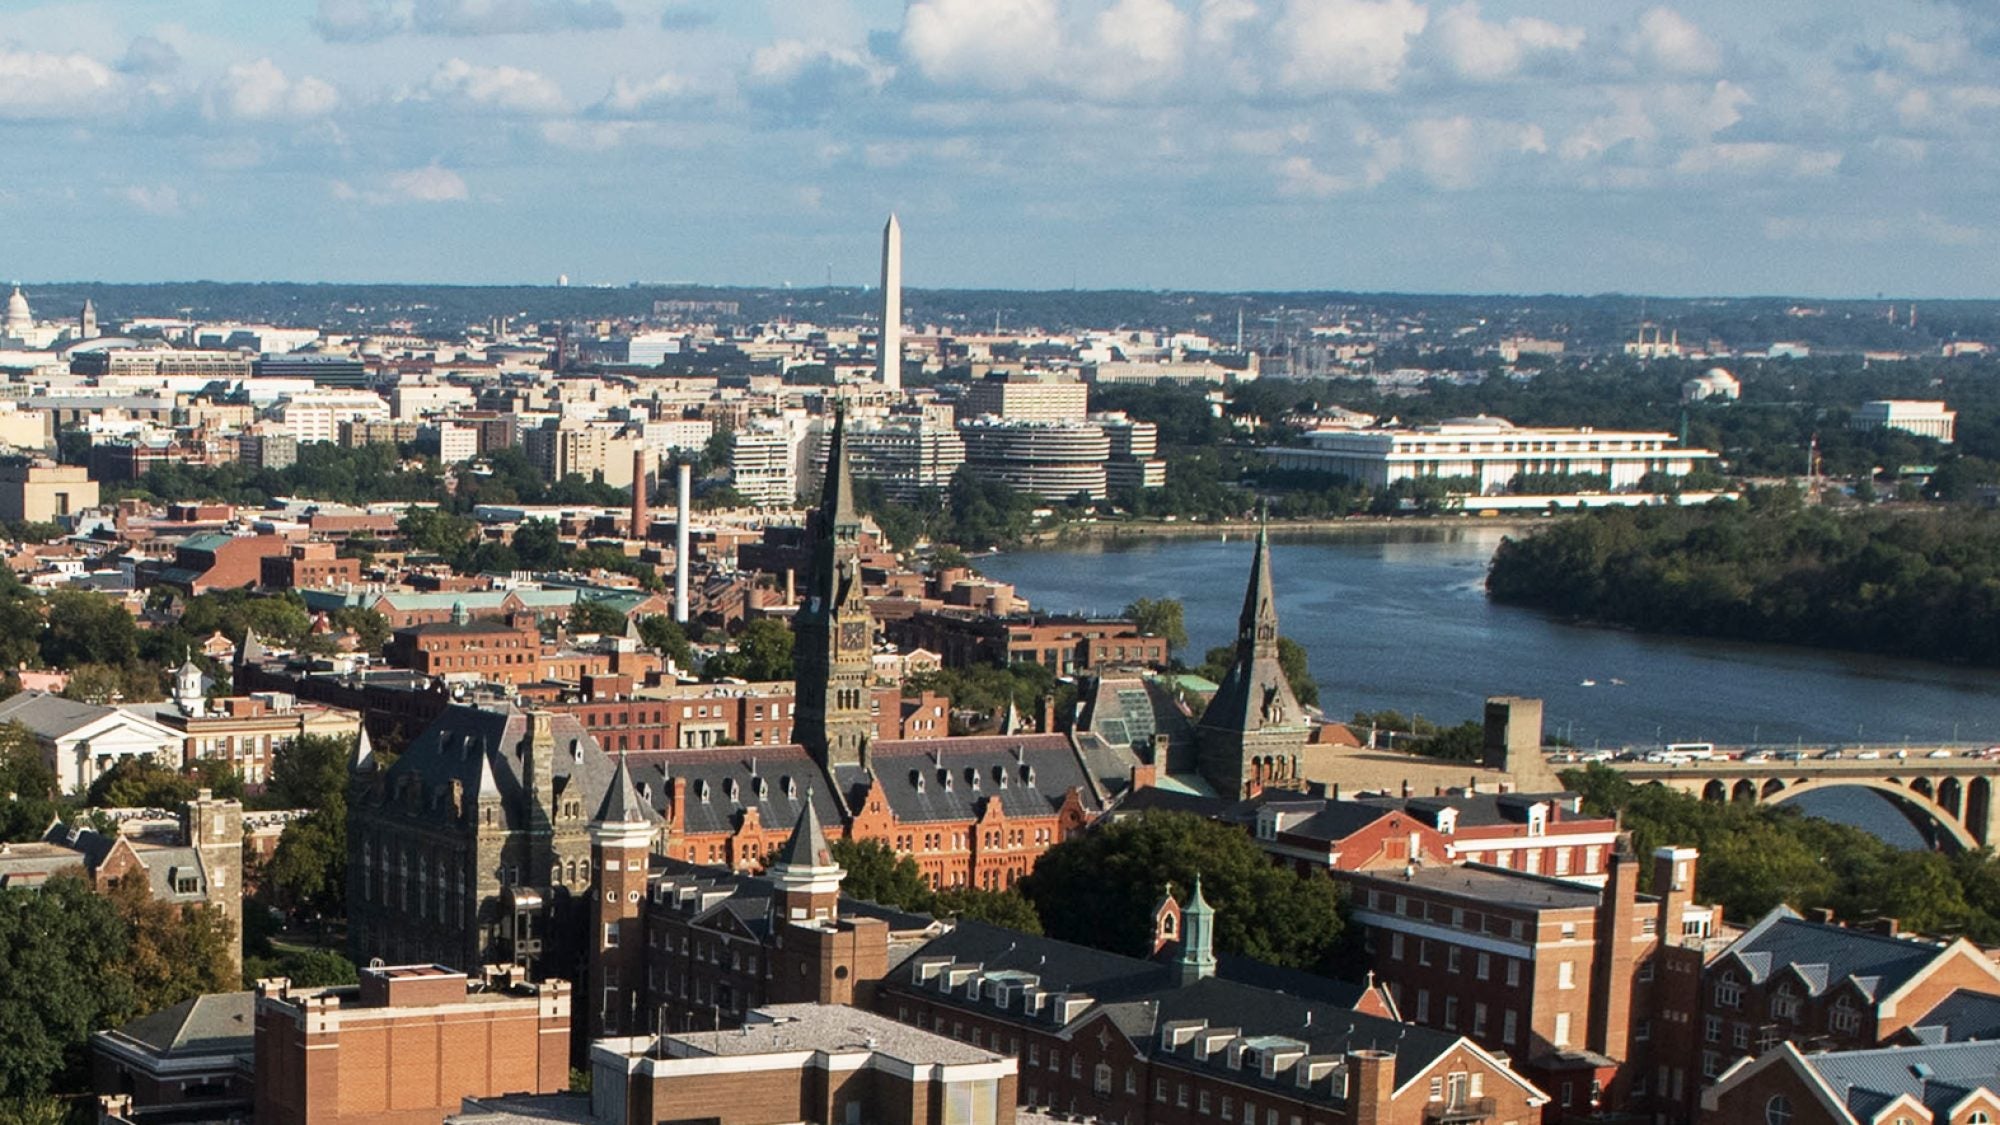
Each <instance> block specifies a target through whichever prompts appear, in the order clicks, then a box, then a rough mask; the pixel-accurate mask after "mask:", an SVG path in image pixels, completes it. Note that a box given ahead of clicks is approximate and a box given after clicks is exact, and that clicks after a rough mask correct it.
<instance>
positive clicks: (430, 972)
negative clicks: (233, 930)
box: [255, 965, 570, 1125]
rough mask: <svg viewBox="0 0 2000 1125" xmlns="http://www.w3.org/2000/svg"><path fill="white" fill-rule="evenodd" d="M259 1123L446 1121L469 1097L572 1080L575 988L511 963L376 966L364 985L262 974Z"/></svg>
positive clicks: (424, 1124)
mask: <svg viewBox="0 0 2000 1125" xmlns="http://www.w3.org/2000/svg"><path fill="white" fill-rule="evenodd" d="M255 1034H256V1048H255V1049H256V1071H257V1077H256V1094H255V1120H256V1121H257V1122H258V1125H335V1123H337V1122H342V1121H349V1122H367V1123H368V1125H436V1123H437V1122H439V1121H441V1120H442V1119H443V1118H444V1116H445V1115H446V1114H448V1113H453V1112H456V1111H457V1110H458V1108H459V1106H460V1105H461V1103H462V1102H463V1100H464V1099H465V1098H468V1097H489V1096H492V1095H496V1094H509V1093H525V1094H546V1093H554V1092H556V1091H559V1090H565V1089H567V1088H568V1087H569V1058H570V1054H569V1052H570V989H569V985H568V984H567V983H565V982H563V981H559V980H555V981H543V982H541V983H539V984H528V983H523V982H520V981H519V980H517V979H516V978H515V977H514V976H513V975H512V974H511V972H510V971H509V970H507V969H504V968H499V969H496V970H495V971H493V972H491V973H489V974H488V975H487V976H485V977H483V978H470V979H469V978H468V977H467V976H466V975H465V974H464V973H461V972H456V971H453V970H451V969H446V968H443V967H440V966H437V965H403V966H384V967H376V966H371V967H368V968H364V969H362V970H361V983H360V984H359V985H358V986H352V987H344V988H320V989H295V988H293V987H291V984H290V982H288V981H286V980H283V979H278V980H267V981H259V982H258V984H257V1007H256V1031H255Z"/></svg>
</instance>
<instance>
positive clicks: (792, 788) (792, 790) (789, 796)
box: [779, 774, 799, 801]
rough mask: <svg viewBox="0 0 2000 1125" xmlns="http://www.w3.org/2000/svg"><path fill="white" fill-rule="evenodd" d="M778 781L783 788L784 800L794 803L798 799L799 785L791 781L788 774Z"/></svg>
mask: <svg viewBox="0 0 2000 1125" xmlns="http://www.w3.org/2000/svg"><path fill="white" fill-rule="evenodd" d="M779 781H780V783H781V784H783V785H784V787H785V799H786V800H791V801H796V800H798V799H799V783H798V782H796V781H793V780H792V777H791V775H790V774H786V775H785V776H784V777H782V778H780V779H779Z"/></svg>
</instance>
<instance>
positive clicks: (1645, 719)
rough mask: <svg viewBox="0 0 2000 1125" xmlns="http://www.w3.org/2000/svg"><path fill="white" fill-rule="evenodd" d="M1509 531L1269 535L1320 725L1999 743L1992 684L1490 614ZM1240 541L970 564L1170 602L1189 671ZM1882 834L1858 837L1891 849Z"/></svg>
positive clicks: (1945, 672)
mask: <svg viewBox="0 0 2000 1125" xmlns="http://www.w3.org/2000/svg"><path fill="white" fill-rule="evenodd" d="M1506 533H1507V531H1506V529H1505V528H1502V527H1497V526H1492V525H1480V524H1475V523H1468V524H1465V525H1463V526H1452V525H1445V526H1440V525H1437V524H1430V525H1426V526H1422V527H1387V528H1384V527H1368V528H1352V529H1342V530H1337V531H1330V532H1299V533H1286V532H1281V531H1273V532H1272V536H1271V538H1272V552H1271V566H1272V576H1273V581H1274V582H1275V584H1276V587H1277V592H1278V620H1279V626H1280V628H1281V629H1282V630H1283V632H1284V634H1285V635H1286V636H1288V637H1292V638H1294V639H1296V640H1298V641H1299V642H1301V643H1302V644H1304V645H1305V646H1306V648H1307V650H1308V651H1309V652H1310V653H1311V658H1312V672H1313V677H1314V678H1315V679H1316V680H1318V681H1319V685H1320V702H1321V705H1322V706H1323V707H1324V708H1325V709H1326V711H1327V714H1328V715H1329V716H1332V717H1335V718H1340V719H1345V718H1347V717H1348V716H1349V715H1351V714H1352V713H1353V712H1355V711H1358V710H1367V711H1375V710H1383V709H1394V710H1397V711H1401V712H1403V713H1404V714H1410V713H1412V712H1414V713H1416V714H1420V715H1422V716H1423V717H1424V718H1427V719H1431V720H1433V721H1435V722H1438V723H1440V724H1443V725H1449V724H1453V723H1457V722H1460V721H1463V720H1466V719H1476V718H1478V717H1479V715H1480V711H1481V704H1482V701H1483V700H1484V699H1485V697H1486V696H1488V695H1500V694H1514V695H1531V696H1538V697H1540V698H1542V699H1543V700H1545V701H1546V715H1547V724H1548V726H1547V729H1548V733H1549V734H1551V735H1555V736H1561V737H1566V738H1568V739H1570V740H1571V741H1572V742H1574V743H1575V744H1576V745H1578V746H1581V747H1591V746H1604V747H1615V746H1624V745H1648V744H1657V743H1660V742H1715V743H1723V744H1745V743H1751V742H1758V743H1764V744H1771V745H1786V744H1803V745H1805V746H1813V745H1821V746H1824V745H1829V744H1839V743H1849V744H1852V743H1855V742H1866V743H1869V744H1874V745H1884V746H1892V745H1897V744H1900V743H1902V742H1904V741H1905V740H1907V741H1909V742H1910V743H1911V744H1923V743H1938V742H1949V741H1954V740H1956V741H1961V742H1967V743H1972V742H1977V743H1981V744H1985V743H2000V671H1994V670H1987V669H1972V668H1960V667H1954V666H1950V665H1941V664H1928V663H1923V662H1920V661H1912V660H1899V659H1893V658H1889V657H1880V656H1868V655H1860V654H1852V653H1841V652H1827V651H1820V650H1814V649H1802V648H1789V647H1782V646H1776V645H1752V644H1740V643H1735V642H1729V641H1713V640H1702V639H1697V638H1690V637H1672V636H1656V635H1645V634H1638V633H1631V632H1626V631H1624V630H1619V629H1609V628H1597V627H1590V626H1579V625H1571V624H1567V623H1564V622H1561V621H1557V620H1554V619H1552V618H1550V617H1547V616H1544V615H1543V614H1541V613H1539V612H1536V611H1534V610H1529V609H1521V608H1516V607H1513V606H1505V605H1498V604H1495V603H1493V602H1491V601H1488V600H1487V597H1486V592H1485V586H1484V582H1485V576H1486V564H1487V560H1488V559H1490V558H1491V557H1492V555H1493V550H1494V548H1496V547H1497V546H1499V543H1500V540H1501V538H1502V537H1503V536H1504V535H1505V534H1506ZM1252 543H1253V541H1252V538H1251V537H1250V536H1249V535H1245V534H1231V535H1230V536H1229V537H1228V539H1227V541H1223V540H1222V539H1221V538H1220V537H1219V535H1209V536H1201V537H1196V536H1191V535H1177V536H1160V537H1154V538H1142V539H1117V540H1085V541H1081V542H1074V543H1064V544H1060V545H1055V546H1050V547H1044V548H1036V549H1028V550H1022V551H1018V552H1009V553H1005V554H999V555H993V556H989V557H986V558H982V559H980V560H979V561H978V566H979V568H980V570H982V571H983V572H985V573H986V574H987V575H989V576H990V577H993V578H995V579H998V580H1000V581H1003V582H1011V583H1013V584H1014V585H1015V586H1016V588H1017V589H1018V590H1019V592H1020V593H1021V595H1022V596H1024V597H1026V598H1028V599H1029V600H1030V601H1032V602H1033V603H1034V605H1035V607H1036V608H1037V609H1042V610H1046V611H1049V612H1057V613H1060V612H1069V611H1079V610H1080V611H1084V612H1090V613H1106V614H1109V613H1116V612H1118V611H1119V610H1120V609H1122V608H1123V607H1124V606H1125V605H1127V604H1128V603H1130V602H1131V601H1133V600H1135V599H1137V598H1141V597H1155V598H1159V597H1167V598H1177V599H1179V600H1180V601H1181V603H1182V604H1183V605H1184V606H1185V607H1186V611H1187V630H1188V637H1189V646H1188V651H1187V652H1186V653H1183V654H1181V655H1182V658H1183V659H1184V660H1186V661H1187V662H1188V663H1189V664H1198V663H1200V661H1201V656H1202V653H1204V652H1205V651H1207V650H1208V649H1209V648H1210V647H1213V646H1215V645H1221V644H1228V643H1231V642H1232V641H1233V640H1234V637H1235V630H1236V616H1237V613H1238V612H1239V611H1240V609H1241V608H1242V602H1243V587H1244V582H1245V580H1246V579H1247V577H1248V575H1249V566H1250V553H1251V548H1252ZM1864 794H1866V791H1865V790H1864V791H1843V792H1839V793H1834V794H1831V796H1833V797H1835V798H1859V797H1861V796H1862V795H1864ZM1867 796H1869V797H1873V795H1872V794H1867ZM1803 800H1804V798H1802V801H1803ZM1838 803H1841V802H1840V801H1836V804H1838ZM1847 803H1855V804H1858V805H1861V806H1863V807H1866V806H1869V805H1873V806H1881V805H1884V804H1885V803H1884V802H1883V801H1882V799H1881V798H1873V800H1872V801H1869V802H1854V801H1851V800H1850V801H1848V802H1847ZM1814 811H1820V812H1823V813H1824V814H1825V815H1829V816H1833V817H1834V818H1835V819H1843V820H1846V819H1849V817H1847V816H1842V815H1840V814H1839V812H1838V811H1837V810H1836V809H1834V808H1826V809H1817V808H1816V809H1815V810H1814ZM1891 815H1892V817H1893V814H1891ZM1869 819H1871V820H1872V819H1873V818H1869ZM1894 819H1895V820H1896V821H1897V822H1898V823H1896V824H1893V825H1888V826H1886V827H1880V828H1878V826H1877V825H1876V824H1875V823H1867V824H1866V826H1867V827H1870V828H1871V829H1876V830H1878V832H1880V834H1882V835H1885V836H1890V837H1892V838H1893V837H1899V836H1900V835H1901V833H1899V832H1895V831H1894V829H1897V828H1901V827H1903V824H1902V823H1901V818H1900V817H1894ZM1913 836H1914V834H1912V837H1913ZM1896 842H1907V841H1906V840H1904V839H1898V840H1897V841H1896Z"/></svg>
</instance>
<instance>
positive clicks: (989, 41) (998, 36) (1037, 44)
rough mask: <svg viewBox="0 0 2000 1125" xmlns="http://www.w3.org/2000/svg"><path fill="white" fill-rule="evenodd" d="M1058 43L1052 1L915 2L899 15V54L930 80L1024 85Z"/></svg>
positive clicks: (1043, 72) (1047, 64)
mask: <svg viewBox="0 0 2000 1125" xmlns="http://www.w3.org/2000/svg"><path fill="white" fill-rule="evenodd" d="M1061 45H1062V31H1061V27H1060V24H1059V21H1058V17H1057V13H1056V8H1055V4H1054V3H1053V0H916V2H915V3H913V4H911V5H910V8H909V11H908V12H907V13H906V14H905V15H904V17H903V34H902V46H903V53H904V54H906V55H907V56H909V58H910V60H911V61H912V62H914V63H916V65H917V69H918V70H919V71H921V72H922V73H923V75H924V77H926V78H929V79H931V80H932V81H936V82H966V83H968V84H972V85H979V86H986V87H990V88H993V89H1000V90H1020V89H1026V88H1028V87H1030V86H1032V85H1033V84H1035V83H1036V82H1038V81H1040V80H1041V79H1042V78H1044V77H1046V76H1047V74H1048V73H1049V72H1050V70H1051V64H1052V63H1053V62H1054V60H1055V58H1056V55H1057V53H1058V52H1059V50H1060V49H1061Z"/></svg>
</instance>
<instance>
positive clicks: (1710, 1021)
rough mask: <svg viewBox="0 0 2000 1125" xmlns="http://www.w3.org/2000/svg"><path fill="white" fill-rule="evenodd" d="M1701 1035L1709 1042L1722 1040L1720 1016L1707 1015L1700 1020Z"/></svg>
mask: <svg viewBox="0 0 2000 1125" xmlns="http://www.w3.org/2000/svg"><path fill="white" fill-rule="evenodd" d="M1701 1037H1702V1038H1703V1039H1704V1040H1707V1041H1708V1042H1710V1043H1720V1042H1722V1017H1721V1016H1709V1017H1708V1018H1707V1019H1704V1020H1703V1021H1702V1030H1701Z"/></svg>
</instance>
